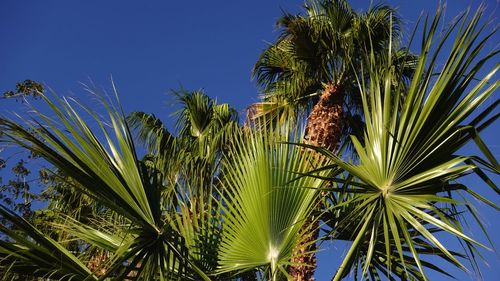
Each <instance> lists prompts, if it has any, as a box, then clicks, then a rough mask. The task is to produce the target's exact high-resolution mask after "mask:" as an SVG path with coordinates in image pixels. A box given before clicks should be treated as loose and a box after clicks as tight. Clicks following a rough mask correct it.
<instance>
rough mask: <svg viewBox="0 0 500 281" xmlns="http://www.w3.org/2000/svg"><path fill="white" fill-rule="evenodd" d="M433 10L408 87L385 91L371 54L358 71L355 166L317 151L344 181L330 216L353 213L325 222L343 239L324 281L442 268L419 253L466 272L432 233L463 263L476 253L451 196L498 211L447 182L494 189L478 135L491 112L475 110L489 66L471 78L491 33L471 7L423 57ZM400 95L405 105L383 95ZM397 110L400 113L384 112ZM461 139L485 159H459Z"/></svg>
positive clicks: (407, 275) (433, 28)
mask: <svg viewBox="0 0 500 281" xmlns="http://www.w3.org/2000/svg"><path fill="white" fill-rule="evenodd" d="M441 13H442V11H441V10H438V11H437V14H436V16H435V17H434V19H433V20H432V21H430V22H428V21H427V20H426V22H425V25H424V26H425V28H424V32H423V33H424V34H425V36H424V38H423V40H422V55H421V56H420V58H419V62H418V64H417V68H416V71H415V75H414V76H413V78H412V81H411V84H410V87H409V88H408V89H407V88H405V87H399V88H394V87H391V81H392V79H393V78H392V77H393V75H394V69H393V68H391V67H390V66H389V65H387V66H386V67H385V69H384V71H383V72H380V71H379V67H380V66H379V65H378V64H377V63H376V59H375V58H374V56H375V54H374V53H372V55H371V63H370V64H368V65H367V66H366V67H365V68H364V69H363V71H365V72H367V73H368V74H369V76H370V82H369V83H367V82H366V81H363V80H360V84H361V85H362V93H363V95H362V97H363V100H362V101H363V109H364V114H365V122H366V124H367V126H366V130H365V136H364V137H365V145H361V144H360V142H359V141H358V140H357V138H356V137H354V136H353V137H352V138H353V143H354V147H355V150H356V153H357V154H358V155H359V163H350V162H347V161H345V160H342V159H340V158H339V157H337V156H336V155H334V154H333V153H331V152H329V151H327V150H324V149H317V150H318V151H320V152H321V153H323V154H325V155H327V156H328V157H329V158H330V159H331V160H332V161H334V162H335V167H337V166H338V167H341V168H342V169H343V170H344V171H345V172H346V173H348V174H349V175H350V176H351V177H352V179H351V182H348V184H347V185H345V186H344V187H343V188H345V190H344V192H345V193H352V195H350V196H347V197H344V198H342V202H337V203H336V204H335V205H333V206H332V207H331V208H332V211H333V210H336V209H337V210H340V211H339V212H341V213H342V214H348V213H350V214H354V215H349V216H348V219H346V222H345V223H343V224H342V223H340V222H341V221H339V218H341V216H338V215H337V217H333V218H332V219H333V220H334V221H335V220H336V221H337V222H339V223H340V224H339V225H337V226H336V228H335V229H334V230H335V231H336V232H340V233H341V235H339V237H342V236H343V238H347V239H348V240H351V241H353V243H352V246H351V249H350V250H349V252H348V253H347V255H346V257H345V259H344V261H343V263H342V265H341V266H340V268H339V270H338V272H337V274H336V275H335V278H334V280H340V279H341V278H343V277H345V276H346V275H347V273H348V271H349V269H353V268H357V267H358V266H360V267H362V269H363V275H364V274H368V273H369V274H370V276H371V278H378V275H379V274H383V275H386V276H388V277H389V278H391V276H392V278H396V277H398V278H402V279H417V280H427V277H426V275H425V272H424V267H429V268H431V269H434V270H438V271H440V272H443V270H442V269H441V268H438V267H436V266H434V265H433V264H432V263H430V262H426V261H424V260H423V259H422V256H425V255H427V254H430V255H438V256H439V257H441V258H443V259H444V260H446V261H447V262H449V263H451V264H453V265H455V266H457V267H459V268H461V269H463V270H467V269H466V268H465V267H464V266H463V265H462V263H461V262H460V261H459V260H458V258H460V257H464V255H463V254H459V253H456V252H452V251H450V250H448V248H447V247H446V246H445V245H444V244H443V242H442V241H440V240H439V239H438V238H437V236H436V235H435V233H436V232H446V233H448V234H451V235H453V236H456V237H457V238H459V239H460V240H461V241H462V242H463V243H464V245H467V248H468V249H470V250H471V251H472V255H471V256H470V257H469V258H471V259H473V258H474V256H473V254H474V253H475V252H476V249H475V247H476V246H481V247H484V246H483V245H481V244H480V243H478V242H476V241H475V240H473V239H472V238H470V237H469V236H467V235H466V234H465V233H464V232H463V229H462V227H461V225H460V223H459V221H458V213H457V211H456V210H457V209H458V208H459V207H460V205H463V204H468V203H467V202H460V201H457V199H456V198H457V197H459V196H458V194H459V191H465V192H469V193H470V195H472V196H474V197H476V198H478V199H480V200H482V201H483V202H486V203H487V204H489V205H491V206H492V207H494V208H496V209H497V210H498V206H496V205H495V204H493V203H492V202H490V201H489V200H487V199H486V198H483V197H481V196H480V195H478V194H477V193H476V192H474V191H472V190H471V187H468V186H465V185H463V184H460V183H459V182H457V180H458V179H459V178H461V177H463V176H465V175H468V174H470V173H471V172H476V173H477V174H478V175H480V177H481V178H482V179H484V180H485V183H486V184H490V185H491V186H492V187H493V189H494V190H495V191H496V192H497V193H498V188H497V187H496V185H495V184H494V183H492V182H491V181H490V180H488V179H487V178H485V175H486V174H485V173H483V172H482V171H483V170H489V171H491V172H492V173H495V174H498V173H499V172H500V170H499V166H498V162H497V161H496V159H495V158H494V157H493V155H492V153H491V152H490V151H489V150H488V148H487V147H486V146H485V145H484V144H483V142H482V141H480V138H479V135H478V132H479V130H480V129H484V128H485V127H486V126H487V125H489V124H491V122H492V120H491V119H490V120H485V119H486V116H487V113H488V112H490V111H491V110H492V108H491V107H490V108H486V110H484V111H483V112H478V111H479V110H480V106H481V105H482V104H484V102H485V101H486V100H487V99H488V98H489V97H490V96H491V95H492V94H493V93H494V91H495V90H496V89H497V88H498V87H499V86H500V82H499V81H494V80H492V77H494V74H495V72H496V71H497V70H498V68H499V65H496V66H495V67H493V69H492V70H490V71H489V72H487V73H486V74H484V75H483V76H482V77H479V75H480V71H481V70H482V67H483V66H484V65H485V63H486V62H487V61H489V60H490V59H493V58H494V57H495V55H496V54H497V51H494V52H492V53H489V54H487V55H486V56H485V57H484V58H479V57H478V54H479V52H480V50H481V47H482V46H484V44H485V42H487V40H488V39H489V38H490V36H491V34H492V33H490V34H486V36H485V37H482V38H481V37H480V36H479V35H480V33H481V31H482V30H484V29H485V27H484V26H482V25H480V24H479V20H480V18H481V16H482V14H483V10H482V9H480V10H478V11H477V13H476V14H474V15H473V16H472V17H471V19H470V20H468V19H467V16H468V14H465V15H463V16H462V17H461V18H460V20H459V21H457V22H456V23H454V24H453V25H452V26H451V27H450V29H449V30H447V31H446V32H445V33H444V36H443V38H442V39H441V40H439V41H438V42H437V46H438V48H437V49H436V51H435V52H432V51H431V47H432V46H433V40H434V37H435V33H436V32H437V27H438V24H439V20H440V19H441ZM453 31H456V32H457V33H456V39H454V40H453V45H452V47H451V50H450V51H449V53H448V57H447V59H446V61H445V64H444V66H443V69H442V70H441V71H440V72H439V74H437V75H436V76H433V74H434V73H435V71H434V67H435V66H436V59H437V57H438V56H439V55H440V51H441V47H442V46H443V44H444V42H446V40H447V39H449V36H450V34H452V32H453ZM493 32H494V31H493ZM388 55H389V57H390V56H391V53H389V54H388ZM472 78H474V80H475V81H477V83H476V84H475V85H471V82H472V81H473V79H472ZM360 79H362V77H361V78H360ZM394 91H395V92H396V93H392V92H394ZM401 91H407V92H405V93H404V94H402V93H401ZM400 96H405V99H398V98H396V99H394V98H391V97H400ZM496 105H497V103H495V104H494V105H493V107H495V106H496ZM397 108H401V110H394V109H397ZM473 115H476V116H477V117H476V118H475V119H473V122H467V121H466V120H468V118H470V117H471V116H473ZM497 117H498V115H497V116H495V117H494V119H496V118H497ZM471 141H475V142H476V143H477V145H478V147H479V148H480V150H481V151H482V152H483V153H484V156H486V158H481V157H479V156H466V155H461V151H460V148H462V147H463V146H464V145H465V144H466V143H469V142H471ZM332 180H335V179H332ZM342 208H344V210H341V209H342ZM346 211H347V212H346ZM478 223H479V224H480V222H479V221H478ZM480 226H481V225H480ZM481 227H482V226H481ZM343 228H344V229H343ZM381 245H384V247H385V249H384V247H382V246H381Z"/></svg>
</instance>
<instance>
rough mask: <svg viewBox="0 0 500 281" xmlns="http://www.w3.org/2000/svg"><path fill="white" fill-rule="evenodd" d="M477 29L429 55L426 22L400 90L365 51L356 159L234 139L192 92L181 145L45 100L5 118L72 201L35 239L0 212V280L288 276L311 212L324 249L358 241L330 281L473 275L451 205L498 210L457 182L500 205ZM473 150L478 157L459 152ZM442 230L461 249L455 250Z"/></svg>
mask: <svg viewBox="0 0 500 281" xmlns="http://www.w3.org/2000/svg"><path fill="white" fill-rule="evenodd" d="M481 16H482V11H481V10H479V11H478V12H477V13H476V14H474V15H473V16H472V18H471V19H467V15H464V16H463V17H462V18H461V19H460V20H457V21H456V22H455V23H454V24H453V25H452V26H451V27H450V28H449V30H448V31H447V32H445V33H444V35H443V37H442V38H441V39H440V40H438V41H437V43H436V44H435V43H433V40H436V36H435V33H436V32H437V28H438V22H439V20H440V12H439V11H438V13H437V15H436V16H435V18H434V19H433V20H430V21H429V22H427V21H426V23H425V26H424V32H423V34H424V36H423V39H422V44H421V55H420V56H419V58H418V62H417V63H416V66H415V70H414V73H413V75H412V77H411V80H410V83H409V85H401V86H398V85H394V83H393V81H394V80H395V79H394V76H397V75H399V74H400V73H397V72H396V71H395V68H394V67H393V64H392V63H391V62H392V61H393V60H394V58H393V56H396V57H397V54H396V55H395V54H393V53H392V52H391V48H388V52H387V54H386V56H387V57H386V58H385V59H384V60H380V59H379V58H376V57H375V55H374V52H373V50H372V51H370V52H368V53H367V56H366V59H365V60H363V63H362V64H361V65H362V66H363V68H362V69H361V71H360V72H358V73H361V75H358V76H357V77H358V81H357V82H356V85H359V90H358V91H359V93H360V95H361V104H362V111H363V116H364V120H363V121H364V123H366V126H365V128H364V133H363V137H364V142H363V143H361V142H360V141H359V140H358V139H357V138H356V137H352V143H353V147H354V151H355V153H356V154H357V155H358V158H357V159H356V161H347V160H346V158H343V157H341V156H339V155H338V154H336V153H333V152H331V151H330V150H327V149H322V148H319V147H314V146H310V145H304V144H301V140H302V139H301V137H302V133H301V132H299V131H298V130H297V129H292V128H290V126H287V125H286V123H285V125H281V126H276V127H273V126H271V127H268V126H263V127H264V128H265V129H263V130H259V129H252V128H245V129H243V128H240V127H239V126H238V123H237V117H236V115H235V112H234V110H232V109H231V108H230V107H229V106H228V105H227V104H217V103H216V102H215V101H213V100H211V99H210V98H208V97H207V96H206V95H204V94H203V93H201V92H194V93H178V97H179V100H180V101H181V104H182V105H183V108H182V109H181V110H180V111H179V112H178V120H179V123H178V129H179V130H178V131H179V133H178V134H177V135H175V134H172V133H170V132H169V131H168V130H167V129H166V128H165V126H164V125H163V124H162V122H161V121H160V120H159V119H157V118H156V117H155V116H153V115H149V114H145V113H134V114H132V115H131V116H129V117H126V116H125V115H124V114H123V112H122V111H121V110H120V109H116V108H113V107H112V106H110V105H108V103H106V102H105V101H104V100H103V102H102V103H103V104H104V106H105V108H106V112H107V113H108V116H107V121H103V120H102V119H101V118H100V117H99V116H98V114H97V113H95V112H94V111H91V110H88V109H86V108H85V107H83V106H80V105H79V104H78V103H77V102H76V101H73V100H69V99H58V98H54V99H52V98H49V97H47V96H45V95H43V96H42V98H43V99H44V100H45V101H46V103H47V105H48V106H49V107H50V108H51V116H47V115H45V114H43V113H41V112H39V111H37V110H36V109H34V111H33V112H34V116H33V118H32V119H29V120H28V119H25V120H22V119H21V120H18V121H14V120H10V119H7V118H0V128H1V131H2V133H3V135H2V141H4V142H10V143H14V144H16V145H19V146H21V147H23V148H25V149H28V150H30V151H32V152H33V153H36V154H37V155H40V156H41V157H43V158H44V159H45V160H47V161H48V162H49V163H51V164H52V165H53V167H55V169H56V172H55V176H59V177H64V178H67V179H68V180H65V181H64V182H65V183H66V185H65V186H63V187H60V188H61V189H62V191H61V192H71V193H70V194H69V193H67V195H68V196H66V197H59V199H58V200H59V201H57V202H51V206H52V208H53V209H54V210H59V211H57V216H56V218H54V219H52V220H51V221H50V222H49V223H47V224H45V225H43V227H41V225H40V222H38V223H37V226H34V224H33V223H30V222H28V221H26V220H25V219H23V218H21V217H20V216H18V215H17V214H15V213H14V212H12V211H10V210H8V209H7V208H5V207H2V206H0V215H1V217H2V219H3V220H4V221H7V222H8V224H5V225H3V224H2V225H0V231H1V232H2V234H3V236H2V239H1V240H0V272H2V274H4V276H5V278H6V279H7V278H11V279H14V280H16V279H21V280H30V279H35V280H36V279H37V278H38V279H42V280H54V279H56V280H212V279H213V280H282V279H290V278H291V276H290V272H289V269H290V267H292V266H294V264H293V263H292V262H291V261H292V258H293V257H294V256H295V255H297V252H295V251H294V248H295V247H296V246H297V245H298V244H300V243H301V242H302V240H303V237H305V236H307V235H306V233H304V232H314V231H317V229H316V228H317V224H311V226H310V227H308V228H303V224H304V221H305V220H306V218H307V217H310V216H311V214H314V218H315V219H316V220H318V221H320V222H321V224H320V225H322V226H323V228H324V230H325V231H324V233H325V234H324V236H322V237H320V238H319V239H324V240H329V239H333V240H347V241H350V242H352V245H351V247H350V250H349V251H348V252H347V254H346V256H345V257H344V259H343V262H342V264H341V265H340V267H339V269H338V270H337V272H336V274H335V276H334V277H333V278H334V280H340V279H342V278H344V277H346V276H348V273H349V272H355V276H356V277H359V276H361V277H362V278H366V279H370V280H378V279H380V278H381V276H386V278H388V279H391V280H395V279H397V278H399V279H402V280H426V279H427V278H426V274H425V270H426V268H427V269H431V270H435V271H439V272H441V273H444V274H447V273H446V271H445V270H444V269H443V268H441V267H439V266H437V265H435V264H433V263H432V262H430V261H428V260H426V257H428V256H437V257H439V258H441V259H442V260H443V261H445V262H448V263H450V264H451V265H454V266H457V267H459V268H461V269H464V270H467V269H466V267H465V266H463V265H462V263H463V261H464V260H465V259H471V260H472V264H473V265H474V262H475V256H476V255H477V249H476V247H477V246H481V247H483V245H482V244H480V243H478V242H476V241H475V240H473V239H472V238H470V237H469V236H468V235H466V234H465V233H464V230H463V228H462V225H461V224H460V220H459V217H460V215H461V211H462V210H470V211H471V212H473V209H472V208H469V209H467V208H468V207H469V203H468V202H467V201H465V202H460V200H462V199H461V198H462V197H460V196H459V195H462V194H464V193H469V194H470V195H472V196H473V197H475V198H479V199H480V200H482V201H483V202H485V203H487V204H489V205H491V206H492V207H493V208H495V209H497V210H498V206H496V205H495V204H494V203H492V202H491V201H489V200H487V199H486V198H483V197H481V196H480V195H479V194H478V193H477V192H476V191H474V190H473V189H471V188H470V187H468V186H466V185H464V184H462V183H461V182H460V178H461V177H463V176H465V175H468V174H470V173H476V174H477V175H478V176H479V178H480V179H483V180H484V181H485V183H486V184H489V185H490V186H491V187H492V188H493V189H494V190H495V192H496V193H497V194H498V193H499V190H498V188H497V187H496V185H495V183H494V182H493V181H491V180H490V179H489V178H488V176H487V174H486V173H485V172H484V171H489V172H490V173H495V174H498V173H499V172H500V167H499V165H498V163H497V161H496V159H495V158H494V156H493V154H492V153H491V152H490V151H489V149H488V148H487V146H486V145H485V144H484V143H483V142H482V141H481V139H480V137H479V133H480V131H481V130H483V129H485V128H486V127H488V126H489V125H491V124H492V123H493V122H494V121H495V120H496V118H497V117H498V114H496V115H494V116H493V117H488V116H489V114H490V113H491V112H492V111H493V110H495V108H496V106H497V105H498V101H495V102H493V103H492V104H491V105H490V106H488V107H486V108H484V109H482V107H481V106H482V105H484V104H485V102H486V101H487V100H488V99H489V98H491V96H492V95H493V94H494V92H495V90H496V89H497V87H498V86H499V85H500V83H499V82H498V81H494V80H493V79H492V77H494V74H495V72H496V70H497V69H498V67H499V66H498V65H495V66H493V67H491V69H488V70H487V73H486V74H483V75H481V73H484V72H483V71H484V69H483V67H484V66H487V65H488V64H487V63H488V61H489V60H491V59H492V58H494V57H495V55H496V54H497V51H494V52H492V53H489V54H487V55H486V56H483V57H479V55H480V54H481V49H482V47H483V46H484V45H485V43H486V42H487V40H488V39H489V38H490V36H491V34H488V35H486V36H485V37H482V35H481V32H482V31H483V29H484V26H482V25H480V24H479V21H480V17H481ZM452 35H453V37H454V38H455V39H454V40H453V42H452V43H451V44H452V45H451V50H450V51H449V52H446V54H445V55H446V60H445V63H444V66H443V68H442V69H440V70H438V71H439V72H438V74H436V72H437V71H436V69H434V68H435V66H436V60H437V58H438V57H441V56H443V50H444V48H445V45H444V44H445V42H448V41H447V40H448V39H450V38H451V36H452ZM449 37H450V38H449ZM389 41H390V40H389ZM433 46H434V47H436V49H433ZM367 48H368V47H367ZM367 77H368V78H369V79H367ZM481 109H482V110H481ZM82 111H83V112H84V113H86V115H85V116H87V117H83V116H84V114H82V113H81V112H82ZM88 116H90V117H93V119H94V121H95V124H96V126H95V128H93V127H91V126H90V125H88V123H87V121H88ZM136 137H137V138H136ZM137 140H138V141H137ZM138 142H142V143H144V144H146V147H147V149H148V154H147V155H146V156H145V157H140V156H139V155H138V152H137V146H136V145H137V143H138ZM471 142H475V143H476V144H477V146H478V147H479V148H480V150H481V151H482V152H483V154H484V156H485V157H480V156H467V155H462V153H461V152H462V150H460V149H461V148H462V147H463V146H464V145H466V144H468V143H471ZM319 159H321V160H320V161H319ZM320 193H322V195H323V197H322V199H321V201H322V204H320V206H321V209H319V210H318V208H317V205H316V204H317V203H318V197H319V196H318V195H319V194H320ZM463 200H465V199H463ZM463 200H462V201H463ZM82 204H83V205H85V206H86V207H87V208H82V207H83V206H82ZM462 205H465V208H464V207H461V206H462ZM75 210H77V211H75ZM82 210H86V211H85V212H83V211H82ZM472 215H473V216H475V213H472ZM478 223H479V221H478ZM438 232H443V233H448V234H451V235H453V236H456V237H457V238H458V239H459V240H460V241H462V242H463V245H464V246H465V247H464V249H465V251H464V252H457V251H452V250H449V249H448V248H447V246H446V244H445V243H443V241H441V240H440V239H438V236H437V235H436V233H438Z"/></svg>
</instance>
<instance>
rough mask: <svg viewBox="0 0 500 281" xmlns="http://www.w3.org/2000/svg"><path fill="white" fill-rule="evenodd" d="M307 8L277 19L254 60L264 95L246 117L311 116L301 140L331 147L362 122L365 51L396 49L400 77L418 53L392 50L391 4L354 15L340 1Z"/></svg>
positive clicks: (324, 0)
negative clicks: (276, 32)
mask: <svg viewBox="0 0 500 281" xmlns="http://www.w3.org/2000/svg"><path fill="white" fill-rule="evenodd" d="M304 8H305V12H306V14H305V15H300V14H299V15H292V14H285V15H283V16H282V17H281V18H280V19H279V20H278V23H277V25H278V27H280V28H281V34H280V36H279V37H278V39H277V41H276V42H275V43H273V44H271V45H270V46H269V47H268V48H267V49H265V50H264V51H263V52H262V54H261V56H260V58H259V60H258V61H257V63H256V64H255V67H254V71H253V76H254V77H255V78H256V80H257V84H258V85H259V86H260V87H261V89H262V91H263V101H262V102H260V103H256V104H254V105H253V106H252V107H251V111H252V113H253V114H251V116H250V119H256V118H259V117H261V116H263V115H265V116H266V118H267V120H279V121H284V120H293V121H296V120H301V119H303V117H305V115H308V117H307V120H306V122H307V125H306V134H305V137H304V141H305V142H306V143H307V144H313V145H318V146H322V147H326V148H329V149H332V150H334V149H337V148H338V143H339V141H340V140H341V138H342V137H343V136H346V135H347V134H345V133H344V132H343V130H344V129H345V130H347V133H349V132H352V130H353V129H354V130H355V129H356V127H357V126H359V124H357V123H359V121H360V118H359V113H362V112H360V106H361V103H360V101H361V99H360V96H359V87H358V83H357V81H356V75H359V73H360V72H359V70H360V65H361V63H362V61H363V60H364V58H365V57H366V54H367V53H369V52H370V51H371V50H373V51H375V52H376V53H383V52H386V50H387V49H389V48H393V49H394V52H395V53H396V54H397V57H398V59H394V60H393V63H394V64H395V66H396V67H397V68H398V70H399V71H398V74H399V77H398V78H399V81H402V80H404V78H405V77H406V78H407V77H408V75H410V74H411V72H412V66H413V64H414V62H415V57H414V56H412V55H411V54H409V53H408V52H407V51H405V50H404V49H398V50H396V48H397V43H399V39H400V27H399V24H400V19H399V17H398V15H397V13H396V11H395V10H394V9H393V8H391V7H389V6H383V5H378V6H373V7H370V8H369V9H368V11H366V12H365V13H356V12H355V11H353V9H352V7H351V6H350V5H349V3H348V2H347V1H345V0H316V1H310V2H307V4H306V5H305V6H304ZM390 40H392V42H393V43H392V46H391V45H390V44H389V42H390ZM395 56H396V55H395ZM378 58H380V59H383V58H384V56H380V57H378ZM395 81H397V80H395ZM358 131H359V129H358Z"/></svg>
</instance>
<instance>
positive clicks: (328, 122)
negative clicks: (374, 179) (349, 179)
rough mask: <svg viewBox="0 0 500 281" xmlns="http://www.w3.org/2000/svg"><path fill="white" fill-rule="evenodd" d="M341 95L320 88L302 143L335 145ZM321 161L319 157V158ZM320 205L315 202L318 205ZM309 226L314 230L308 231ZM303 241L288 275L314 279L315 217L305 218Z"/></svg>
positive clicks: (333, 87) (330, 88)
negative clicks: (320, 91)
mask: <svg viewBox="0 0 500 281" xmlns="http://www.w3.org/2000/svg"><path fill="white" fill-rule="evenodd" d="M343 100H344V95H343V92H342V90H340V89H339V86H338V85H335V84H333V83H329V84H327V85H326V86H325V88H324V89H323V92H322V93H321V96H320V99H319V101H318V103H317V104H316V105H314V107H313V110H312V112H311V114H310V115H309V117H308V118H307V126H306V132H305V136H304V143H305V144H308V145H314V146H320V147H323V148H326V149H329V150H332V151H333V150H335V149H337V147H338V143H339V140H340V137H341V136H342V118H343V117H342V115H343V108H342V105H343ZM318 160H319V161H321V158H318ZM321 205H322V204H318V208H320V207H321ZM311 229H312V230H313V231H312V232H311ZM302 230H303V231H302V233H304V234H305V235H304V236H303V240H302V242H301V243H300V244H299V245H297V246H296V247H295V249H294V256H293V258H292V260H291V262H292V264H293V265H292V266H291V268H290V274H291V276H292V278H293V280H296V281H312V280H314V272H315V271H316V267H317V265H316V254H315V252H316V250H317V248H316V243H314V242H313V241H316V240H317V239H318V236H319V221H318V220H317V218H315V217H314V216H311V217H309V218H307V219H306V221H305V222H304V226H303V227H302Z"/></svg>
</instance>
